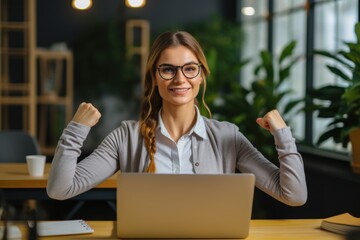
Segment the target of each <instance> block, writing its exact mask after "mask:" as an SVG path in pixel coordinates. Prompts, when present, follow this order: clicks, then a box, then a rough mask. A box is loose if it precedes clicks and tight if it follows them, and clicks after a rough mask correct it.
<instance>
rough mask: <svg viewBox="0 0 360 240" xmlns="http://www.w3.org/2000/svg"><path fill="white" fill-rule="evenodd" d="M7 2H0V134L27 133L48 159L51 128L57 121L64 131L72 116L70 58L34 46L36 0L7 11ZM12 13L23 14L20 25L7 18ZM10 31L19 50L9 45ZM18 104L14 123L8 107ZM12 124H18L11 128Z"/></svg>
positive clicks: (69, 54) (51, 148)
mask: <svg viewBox="0 0 360 240" xmlns="http://www.w3.org/2000/svg"><path fill="white" fill-rule="evenodd" d="M11 1H12V0H0V10H1V13H0V17H1V18H0V36H1V41H0V76H1V78H0V131H1V130H2V129H6V130H12V129H16V130H24V131H28V132H29V133H30V134H31V135H33V136H35V137H36V138H37V140H38V142H39V144H40V147H41V151H42V153H43V154H46V155H52V154H53V153H54V150H55V146H53V145H54V144H55V143H56V142H57V139H58V137H59V136H56V134H57V132H58V131H57V130H56V131H55V130H54V129H55V128H56V127H57V128H59V127H60V124H59V123H61V122H63V125H64V127H65V125H66V124H67V122H68V121H70V119H71V117H72V114H73V112H72V111H73V106H72V104H73V54H72V52H71V51H70V50H66V51H52V50H49V49H41V48H37V46H36V0H20V1H23V2H21V4H18V5H16V6H15V8H16V9H14V5H13V6H12V9H9V8H8V6H9V3H10V2H11ZM22 3H23V4H22ZM14 11H16V12H17V13H20V12H23V14H24V19H23V21H21V22H19V21H9V20H8V19H14V16H11V14H13V13H14ZM13 33H15V34H18V33H20V34H18V35H16V37H17V39H18V38H21V39H18V40H19V41H21V42H22V43H23V44H21V47H19V48H14V47H13V45H14V44H13V43H12V42H11V41H13V37H12V36H13ZM18 40H17V41H18ZM14 59H15V61H13V60H14ZM18 60H20V61H18ZM10 69H16V71H13V70H10ZM51 81H52V82H51ZM15 105H16V106H15ZM2 106H6V107H2ZM19 106H20V107H21V110H22V114H19V115H20V117H18V116H16V118H17V121H14V118H13V117H14V116H13V115H12V114H14V113H13V112H14V111H12V109H16V111H18V109H19ZM52 106H54V107H52ZM59 106H61V108H59ZM59 111H63V112H64V113H61V112H59ZM60 118H62V119H60ZM14 122H16V124H18V125H19V126H16V127H15V128H14V126H13V125H14V124H15V123H14ZM49 129H51V130H49ZM54 138H55V139H54Z"/></svg>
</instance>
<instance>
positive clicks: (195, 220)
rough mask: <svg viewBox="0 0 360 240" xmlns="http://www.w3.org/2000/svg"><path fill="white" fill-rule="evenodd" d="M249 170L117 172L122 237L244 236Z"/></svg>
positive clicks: (251, 186)
mask: <svg viewBox="0 0 360 240" xmlns="http://www.w3.org/2000/svg"><path fill="white" fill-rule="evenodd" d="M254 187H255V176H254V175H253V174H223V175H212V174H147V173H120V174H119V176H118V180H117V202H116V204H117V234H118V237H120V238H246V237H247V236H248V234H249V226H250V219H251V213H252V203H253V194H254Z"/></svg>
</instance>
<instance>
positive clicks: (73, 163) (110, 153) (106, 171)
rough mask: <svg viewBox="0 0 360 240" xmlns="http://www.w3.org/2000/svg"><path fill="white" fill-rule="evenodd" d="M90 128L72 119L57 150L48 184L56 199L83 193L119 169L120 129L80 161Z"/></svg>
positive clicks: (49, 192) (50, 192)
mask: <svg viewBox="0 0 360 240" xmlns="http://www.w3.org/2000/svg"><path fill="white" fill-rule="evenodd" d="M89 131H90V128H89V127H87V126H84V125H81V124H77V123H75V122H70V123H69V125H68V126H67V127H66V128H65V129H64V131H63V133H62V135H61V137H60V139H59V141H58V145H57V147H56V150H55V154H54V158H53V160H52V164H51V169H50V173H49V178H48V184H47V189H46V190H47V193H48V195H49V197H51V198H54V199H59V200H63V199H68V198H71V197H73V196H76V195H78V194H80V193H83V192H85V191H87V190H89V189H91V188H93V187H95V186H96V185H98V184H99V183H101V182H102V181H104V180H105V179H107V178H108V177H110V176H112V175H113V174H114V173H115V172H116V171H117V170H118V168H119V167H118V160H117V153H118V145H119V144H118V142H119V134H118V131H113V132H112V133H110V134H109V135H108V136H107V137H106V138H105V139H104V140H103V141H102V143H101V144H100V145H99V146H98V147H97V149H95V150H94V152H92V153H91V154H90V155H89V156H88V157H86V158H85V159H83V160H81V161H80V162H78V158H79V156H80V154H81V147H82V145H83V142H84V141H85V139H86V137H87V135H88V133H89Z"/></svg>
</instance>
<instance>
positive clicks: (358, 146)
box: [349, 128, 360, 174]
mask: <svg viewBox="0 0 360 240" xmlns="http://www.w3.org/2000/svg"><path fill="white" fill-rule="evenodd" d="M349 137H350V141H351V148H352V161H351V168H352V170H353V172H355V173H358V174H360V128H356V129H354V130H352V131H351V132H350V135H349Z"/></svg>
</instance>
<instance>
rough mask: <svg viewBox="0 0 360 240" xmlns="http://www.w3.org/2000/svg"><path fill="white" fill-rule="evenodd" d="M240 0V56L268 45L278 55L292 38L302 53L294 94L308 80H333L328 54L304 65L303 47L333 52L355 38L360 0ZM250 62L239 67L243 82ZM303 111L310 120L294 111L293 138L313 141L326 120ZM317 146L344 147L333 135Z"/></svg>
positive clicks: (246, 81)
mask: <svg viewBox="0 0 360 240" xmlns="http://www.w3.org/2000/svg"><path fill="white" fill-rule="evenodd" d="M238 3H239V4H238V11H237V12H238V20H239V21H240V22H241V25H242V29H243V31H244V35H245V36H246V39H245V44H244V45H243V47H242V52H241V55H242V58H244V59H245V58H251V59H252V60H254V59H256V58H257V57H258V53H259V51H260V50H262V49H268V50H269V51H271V52H272V53H273V54H274V55H275V56H276V55H278V54H279V53H280V50H281V49H282V48H283V47H284V46H285V45H286V44H288V43H289V42H290V41H291V40H296V42H297V45H296V49H295V52H296V55H298V56H301V58H300V61H299V62H297V63H296V65H294V67H293V68H292V70H291V80H290V82H291V87H292V88H293V90H294V91H295V94H294V96H292V97H294V98H300V97H303V96H304V95H305V94H306V89H307V87H309V86H307V85H310V87H312V86H313V87H319V86H321V85H325V84H330V83H336V81H337V79H336V78H335V77H334V76H333V74H331V73H330V72H329V70H328V69H327V68H326V67H325V65H326V64H327V63H330V62H329V61H330V60H329V59H326V58H324V57H319V56H315V57H314V58H313V65H312V67H308V65H307V64H309V63H307V61H306V56H307V52H312V51H313V50H326V51H333V52H335V51H337V50H340V49H344V48H343V47H344V45H343V41H354V40H355V35H354V25H355V23H356V22H357V21H358V17H359V16H358V15H359V13H358V9H359V0H346V1H337V0H326V1H324V0H310V1H306V0H292V1H288V0H268V1H264V0H238ZM244 8H253V9H254V11H253V12H251V11H250V13H252V15H251V14H250V15H249V14H248V12H244ZM309 26H310V27H309ZM308 28H309V29H308ZM312 30H313V31H312ZM254 65H255V63H254V61H251V63H250V64H248V65H246V66H245V67H244V69H243V70H242V73H241V79H242V83H241V84H243V85H244V86H245V87H247V86H249V84H251V81H252V80H253V77H252V75H253V69H254ZM307 78H308V79H307ZM307 117H308V119H310V120H309V121H308V122H307V121H305V118H306V116H305V114H304V113H300V114H297V115H296V116H294V118H293V120H292V121H291V122H290V123H289V124H290V126H292V128H293V133H294V135H295V137H296V138H297V139H299V140H302V141H305V142H307V143H310V144H313V143H315V142H316V141H317V139H318V137H319V136H320V134H321V133H322V132H323V131H324V129H325V127H326V124H327V122H328V121H327V120H323V119H319V118H317V117H316V115H315V114H314V116H312V117H311V116H310V118H309V116H307ZM320 148H323V149H326V150H328V149H331V150H334V149H336V150H337V151H340V152H346V151H348V150H345V149H343V148H342V147H341V146H338V145H336V144H335V143H334V142H333V141H332V140H331V141H330V140H329V141H328V142H326V143H324V144H323V145H321V146H320Z"/></svg>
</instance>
